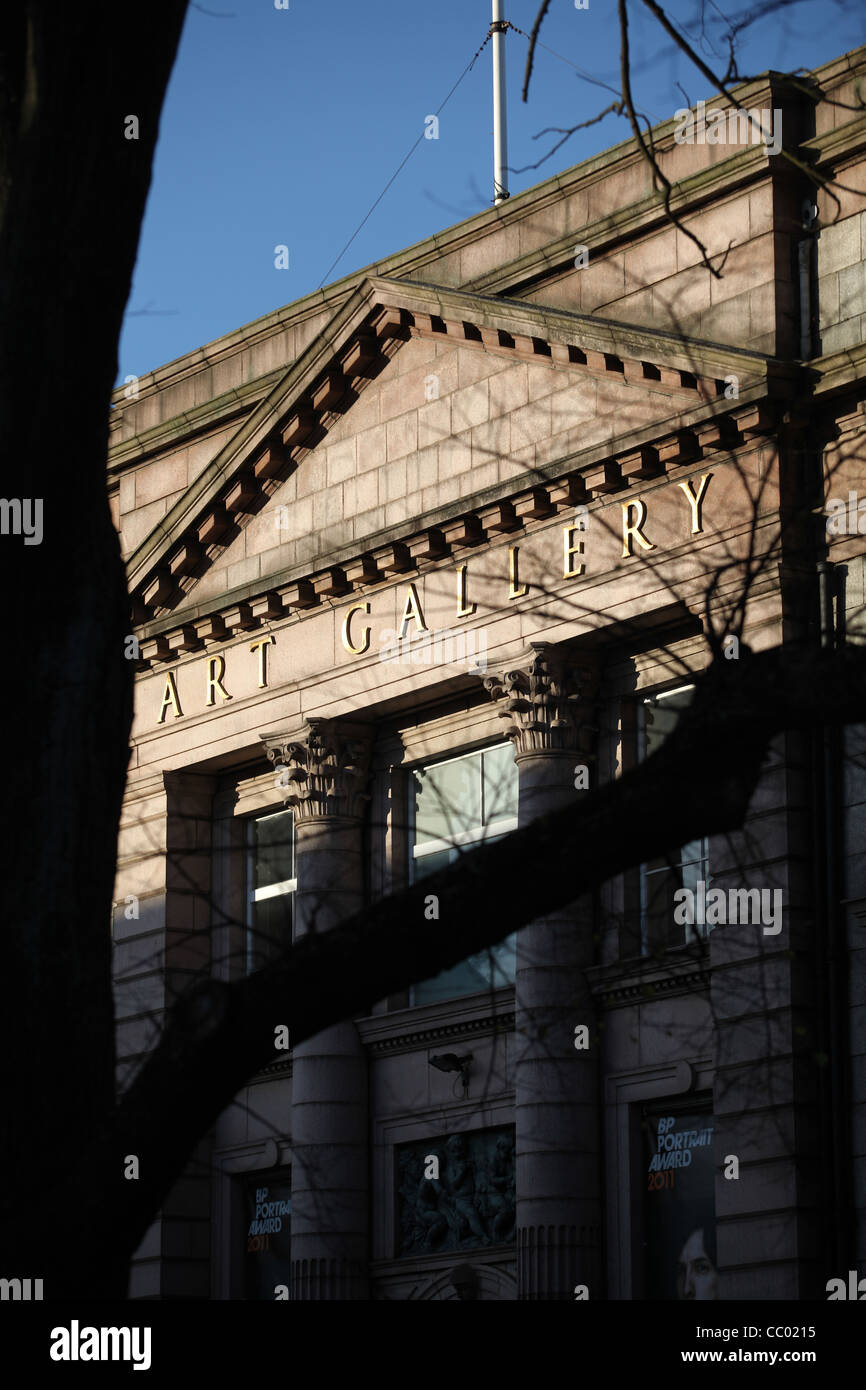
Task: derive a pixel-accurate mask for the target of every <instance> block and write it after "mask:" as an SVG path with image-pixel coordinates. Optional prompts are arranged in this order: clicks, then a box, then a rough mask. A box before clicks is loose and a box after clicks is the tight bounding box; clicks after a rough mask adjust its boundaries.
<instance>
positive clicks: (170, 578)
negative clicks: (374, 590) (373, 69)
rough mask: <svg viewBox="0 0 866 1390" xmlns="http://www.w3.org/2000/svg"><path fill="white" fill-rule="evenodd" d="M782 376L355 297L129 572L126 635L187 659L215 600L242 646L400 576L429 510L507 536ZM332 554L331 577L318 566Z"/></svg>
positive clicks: (632, 330) (488, 311)
mask: <svg viewBox="0 0 866 1390" xmlns="http://www.w3.org/2000/svg"><path fill="white" fill-rule="evenodd" d="M779 375H780V372H779V370H777V364H774V363H770V362H768V361H767V359H765V358H763V357H761V356H760V355H759V354H756V353H749V352H739V353H738V352H732V351H731V350H730V349H727V348H723V347H720V346H718V345H714V344H707V343H694V342H689V343H685V344H684V343H682V342H678V341H677V340H676V339H674V338H673V337H672V336H671V335H669V334H665V333H656V332H653V331H651V330H647V329H643V328H636V327H633V326H630V325H627V324H620V323H615V322H613V321H605V320H600V319H598V318H597V317H594V316H589V315H581V314H574V313H569V312H564V311H560V310H546V309H545V308H543V307H542V306H539V305H537V304H528V303H524V302H520V301H507V300H501V299H496V298H490V297H486V296H480V295H475V294H468V293H465V292H463V291H458V290H451V289H442V288H441V287H438V286H432V285H422V284H417V283H412V282H407V281H398V280H386V279H383V278H376V279H369V280H367V281H365V282H364V283H363V284H361V285H360V286H359V287H358V289H357V290H356V292H355V293H354V294H353V295H352V297H351V298H350V299H349V300H348V301H346V303H345V304H344V305H343V306H342V308H341V309H340V310H339V311H338V312H337V314H335V316H334V318H333V320H332V321H331V323H330V324H329V326H328V328H327V329H326V330H325V331H324V332H323V333H322V334H320V336H319V337H318V338H317V339H316V340H315V341H314V342H313V343H312V344H311V345H310V347H309V348H308V349H307V350H306V351H305V352H304V353H303V355H302V356H301V357H300V358H299V359H298V360H297V361H296V362H295V363H294V364H293V365H292V367H291V368H290V369H289V370H288V371H287V372H286V373H285V375H284V376H283V377H282V378H281V380H280V381H278V382H277V384H276V385H275V386H274V388H273V389H272V390H271V392H270V393H269V394H268V396H267V397H266V398H265V399H264V400H263V401H262V402H261V403H260V404H259V405H258V406H257V407H256V409H255V410H254V411H253V412H252V414H251V415H250V416H249V417H248V418H247V419H246V420H245V421H244V422H243V424H242V425H240V427H239V428H238V430H237V431H236V433H235V434H233V436H232V437H231V438H230V439H229V440H228V441H227V443H225V444H224V446H223V448H222V449H221V450H220V452H219V454H218V455H217V456H216V458H215V459H214V460H213V461H212V462H211V463H210V464H209V465H208V467H207V468H206V469H204V471H203V472H202V473H201V475H200V476H199V477H198V478H197V479H196V480H195V482H194V483H193V485H192V486H191V487H190V488H189V489H188V491H187V492H186V493H185V494H184V495H183V496H182V497H181V498H180V500H179V501H178V502H177V503H176V504H175V505H174V507H172V509H171V511H170V512H169V513H168V515H167V516H166V517H164V518H163V519H162V521H161V523H160V524H159V526H158V527H157V528H155V529H154V531H153V532H152V533H151V534H150V535H149V536H148V537H147V538H146V539H145V541H144V542H143V543H142V544H141V545H140V546H139V547H138V549H137V550H136V551H135V552H134V554H133V555H132V556H131V557H130V559H129V562H128V573H129V583H130V591H131V592H132V594H133V598H134V603H135V613H136V620H137V621H138V622H139V623H144V624H147V626H148V628H149V629H150V631H151V632H156V631H159V630H161V629H163V628H165V627H166V625H167V622H170V621H171V620H172V619H173V620H174V621H175V622H176V623H185V622H187V621H189V623H192V624H194V625H195V626H194V627H193V628H192V629H190V628H188V629H187V632H186V639H185V640H186V641H187V642H191V643H197V642H199V641H200V640H201V638H202V637H205V638H207V637H216V636H217V635H218V633H219V631H220V628H219V625H217V627H216V628H214V626H213V624H211V626H210V628H208V630H207V631H205V630H204V628H207V627H208V625H207V621H206V619H205V618H204V617H203V613H204V612H205V610H206V611H207V613H208V614H211V613H212V612H213V610H214V608H215V607H219V606H220V602H221V600H222V599H224V598H226V597H227V596H228V595H230V594H232V593H235V592H244V591H245V592H246V594H248V595H249V596H250V598H252V597H253V595H255V596H256V598H257V600H258V601H257V603H256V604H255V605H254V606H255V608H256V610H257V611H256V612H253V611H252V609H248V611H245V610H244V604H245V602H246V600H245V599H244V598H243V597H242V598H241V599H240V600H239V602H240V604H241V609H240V610H239V611H238V612H237V613H235V614H234V617H235V618H236V620H237V622H238V623H239V624H240V625H241V626H243V625H245V622H246V624H247V625H252V624H254V623H255V622H257V621H258V618H259V617H260V616H265V615H267V616H276V614H275V613H274V611H273V610H274V608H275V606H276V607H278V608H279V611H280V612H285V611H289V609H290V608H291V607H298V608H303V607H306V606H312V605H313V604H315V603H318V602H319V601H321V599H322V598H323V597H329V596H331V595H333V594H340V593H345V592H349V591H350V590H351V587H352V585H353V583H354V582H363V581H364V580H365V579H369V578H371V577H373V576H374V574H379V575H380V576H381V574H382V573H383V572H384V573H387V572H389V570H398V569H400V568H406V567H407V564H410V563H411V561H412V557H413V555H414V554H415V553H416V551H415V550H414V549H413V544H412V532H413V529H414V530H416V531H418V528H419V526H420V525H422V524H423V523H424V522H425V521H426V520H427V518H428V516H431V515H432V514H433V513H435V512H437V511H442V509H443V507H444V508H445V509H446V510H447V511H450V512H451V513H452V514H453V519H454V522H455V524H457V523H459V522H460V506H461V504H463V503H465V504H466V507H464V511H466V510H469V506H468V503H469V499H470V498H472V499H473V503H476V502H478V501H479V499H480V501H481V502H482V503H483V502H485V501H486V502H487V503H489V505H491V506H494V507H495V506H497V505H498V506H499V508H500V513H501V517H500V521H501V529H507V527H508V525H509V524H510V522H511V520H513V521H514V524H516V525H518V526H519V525H521V524H522V521H521V515H523V516H528V517H530V518H531V517H532V516H533V515H545V514H546V513H545V511H544V508H545V507H547V508H548V509H549V508H550V507H551V506H553V507H554V508H555V507H556V505H557V502H560V503H561V502H562V500H563V499H566V500H567V502H568V503H569V504H573V503H574V502H577V501H580V500H590V499H591V496H592V495H593V493H595V492H607V491H612V490H615V489H616V488H619V487H622V486H627V485H628V479H629V477H630V476H633V477H638V478H640V477H649V476H652V475H653V471H654V470H658V469H659V468H661V469H662V470H663V468H664V466H665V462H666V458H667V461H668V462H670V461H671V460H674V461H675V460H676V459H677V458H678V457H680V458H681V457H687V455H688V450H689V449H693V448H694V447H695V445H694V440H693V439H692V440H691V441H687V440H685V438H684V437H683V426H684V425H685V426H688V425H689V423H690V422H693V421H695V420H697V419H698V418H701V419H703V420H704V422H705V426H706V425H708V427H709V428H710V429H711V431H715V435H716V436H717V437H718V438H719V439H721V437H722V435H723V434H724V433H725V430H724V428H723V426H722V424H720V423H719V421H718V419H717V418H716V417H718V416H719V415H726V416H730V415H731V414H732V412H733V410H734V407H736V409H737V410H738V411H739V412H740V414H742V412H743V411H744V410H753V411H754V409H755V408H756V402H757V401H759V400H762V399H764V398H765V397H766V396H767V394H768V392H769V393H770V394H772V393H773V391H774V390H779V389H782V390H783V391H784V389H785V388H786V382H785V381H784V380H781V381H780V380H776V378H778V377H779ZM781 375H782V376H784V373H783V372H782V373H781ZM732 376H734V377H736V380H737V396H736V399H735V400H729V399H728V398H727V397H726V394H725V392H726V385H725V383H726V379H729V378H730V377H732ZM714 421H715V423H713V422H714ZM736 428H737V427H736V425H735V424H730V426H729V429H728V434H730V433H731V431H733V433H734V434H736ZM705 434H706V428H705ZM651 440H658V441H660V442H661V455H660V453H659V448H658V447H657V446H656V444H654V443H651V442H648V441H651ZM665 441H666V443H665ZM630 444H632V445H633V447H632V452H631V455H629V456H628V457H626V458H625V461H624V463H620V462H617V458H616V455H623V452H624V451H625V452H626V454H627V453H628V448H629V446H630ZM614 445H615V446H616V447H614ZM665 449H666V450H667V453H666V455H665ZM576 461H579V463H580V468H579V469H578V470H577V471H576V470H575V463H576ZM624 480H625V481H624ZM551 483H552V484H553V485H554V486H555V487H558V489H559V492H558V493H557V495H556V497H553V499H552V500H551V494H550V487H549V485H550V484H551ZM545 488H547V493H546V495H542V494H543V493H544V490H545ZM517 494H521V495H522V503H523V512H521V495H517ZM536 494H537V495H536ZM512 496H514V497H515V500H514V502H510V501H508V500H507V499H508V498H510V497H512ZM527 499H528V500H527ZM515 506H516V507H517V510H516V512H515V511H514V507H515ZM509 507H511V509H512V515H511V518H509ZM434 519H435V518H434ZM432 529H433V530H436V531H437V535H436V536H435V537H431V534H430V531H431V528H430V527H429V526H425V527H424V528H423V529H422V530H420V532H419V536H418V537H416V541H417V553H418V554H422V555H423V554H430V555H435V553H436V549H437V547H440V548H441V546H442V545H447V544H448V542H447V540H446V539H445V538H444V536H443V534H442V532H441V529H440V528H437V527H435V526H434V527H433V528H432ZM398 534H399V536H400V540H399V541H398V540H397V539H396V537H397V536H398ZM392 536H393V537H394V539H392ZM404 537H405V540H404V539H403V538H404ZM401 547H402V548H401ZM347 554H351V555H352V563H351V564H350V565H349V566H348V567H347V565H346V563H345V561H344V559H342V558H341V563H339V564H332V563H329V561H330V560H331V559H333V558H335V557H338V556H339V557H345V556H346V555H347ZM317 567H318V569H319V571H320V572H318V573H317V572H316V571H317ZM287 572H294V573H296V574H298V578H297V579H296V580H295V581H294V583H293V582H291V580H290V581H289V582H288V583H285V582H284V581H285V580H286V578H287ZM275 577H278V578H279V579H280V581H281V582H282V589H281V592H280V593H279V594H278V595H277V594H275V593H274V591H273V590H272V589H271V588H270V587H269V581H270V580H271V579H274V578H275ZM199 620H201V622H202V623H203V624H204V627H203V629H202V631H201V632H199V630H198V623H199ZM157 645H158V646H160V645H163V644H159V643H157Z"/></svg>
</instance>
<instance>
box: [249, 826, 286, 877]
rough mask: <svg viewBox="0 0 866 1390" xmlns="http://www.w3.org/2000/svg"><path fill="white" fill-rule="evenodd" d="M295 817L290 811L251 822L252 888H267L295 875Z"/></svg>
mask: <svg viewBox="0 0 866 1390" xmlns="http://www.w3.org/2000/svg"><path fill="white" fill-rule="evenodd" d="M293 826H294V817H293V815H292V812H291V811H277V812H276V814H275V815H273V816H259V818H258V819H257V820H255V821H253V859H254V870H253V882H252V885H251V886H252V887H253V888H269V887H270V886H271V884H273V883H284V882H285V880H286V879H288V878H294V876H295V855H294V834H293Z"/></svg>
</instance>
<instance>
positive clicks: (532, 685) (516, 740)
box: [484, 642, 598, 757]
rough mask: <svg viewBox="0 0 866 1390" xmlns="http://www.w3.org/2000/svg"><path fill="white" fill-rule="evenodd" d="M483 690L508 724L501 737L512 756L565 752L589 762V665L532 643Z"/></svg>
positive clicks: (594, 679)
mask: <svg viewBox="0 0 866 1390" xmlns="http://www.w3.org/2000/svg"><path fill="white" fill-rule="evenodd" d="M484 688H485V689H486V690H487V692H488V693H489V695H490V697H491V699H493V700H495V701H496V702H497V703H499V704H500V706H501V708H500V710H499V716H500V718H501V719H505V720H507V721H508V723H507V725H506V727H505V729H504V733H505V736H506V738H510V739H511V741H512V743H513V744H514V751H515V754H517V755H520V754H521V753H549V752H569V753H572V752H573V753H581V754H583V755H584V756H585V757H592V756H593V753H594V750H595V736H596V733H597V728H596V721H595V695H596V691H597V688H598V674H597V670H596V667H595V665H594V663H592V662H591V659H584V660H578V659H575V658H574V657H572V656H570V655H567V654H565V653H563V652H562V651H561V649H560V648H558V647H554V646H550V645H548V644H547V643H543V642H531V643H530V644H529V651H528V652H527V654H526V656H525V657H524V658H523V660H521V661H519V662H518V663H517V664H515V665H514V666H511V667H509V668H508V669H506V670H505V671H503V672H502V673H501V674H500V675H498V676H488V677H487V678H486V679H485V681H484Z"/></svg>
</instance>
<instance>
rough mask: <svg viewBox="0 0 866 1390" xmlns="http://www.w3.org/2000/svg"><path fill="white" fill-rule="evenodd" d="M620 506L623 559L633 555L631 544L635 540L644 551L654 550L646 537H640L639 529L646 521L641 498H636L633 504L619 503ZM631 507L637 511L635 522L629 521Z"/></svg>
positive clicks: (644, 508) (653, 546) (644, 505)
mask: <svg viewBox="0 0 866 1390" xmlns="http://www.w3.org/2000/svg"><path fill="white" fill-rule="evenodd" d="M620 506H621V507H622V554H623V559H625V557H626V555H633V554H634V550H633V548H632V543H633V541H635V540H636V541H637V542H638V544H639V545H642V546H643V548H644V550H655V545H654V544H653V542H652V541H648V540H647V538H646V536H643V535H641V527H642V526H643V524H644V522H645V521H646V502H644V501H643V499H642V498H640V497H638V498H636V499H635V501H634V502H621V503H620ZM632 507H634V508H635V509H636V510H637V521H634V522H633V521H631V519H630V518H631V510H632Z"/></svg>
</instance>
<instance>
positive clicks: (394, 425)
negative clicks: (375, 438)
mask: <svg viewBox="0 0 866 1390" xmlns="http://www.w3.org/2000/svg"><path fill="white" fill-rule="evenodd" d="M417 447H418V414H417V411H414V410H412V411H409V412H408V413H407V414H405V415H398V416H397V418H396V419H395V420H389V421H388V424H387V426H386V429H385V451H386V455H387V458H388V462H389V463H391V462H392V461H393V460H395V459H402V458H405V457H406V455H407V454H413V453H414V452H415V450H416V449H417Z"/></svg>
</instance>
